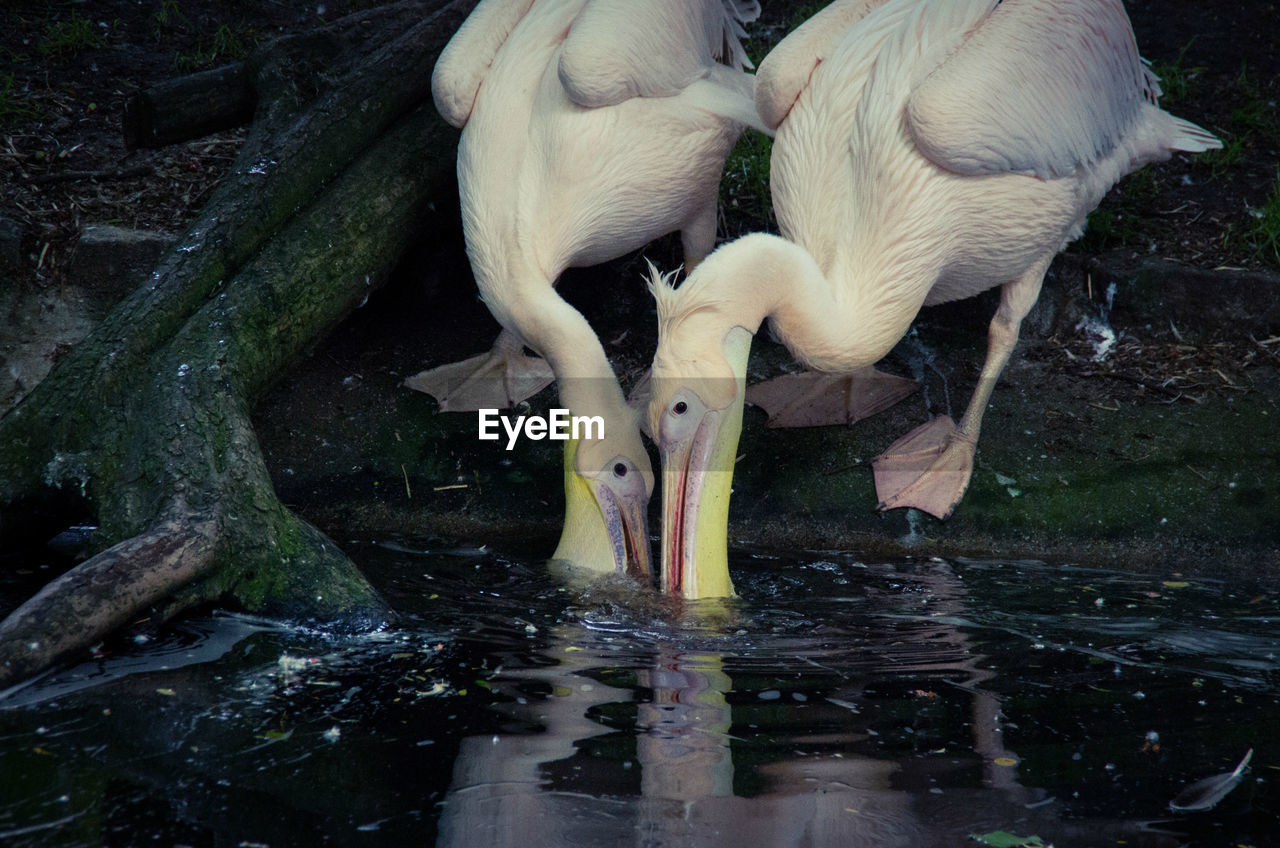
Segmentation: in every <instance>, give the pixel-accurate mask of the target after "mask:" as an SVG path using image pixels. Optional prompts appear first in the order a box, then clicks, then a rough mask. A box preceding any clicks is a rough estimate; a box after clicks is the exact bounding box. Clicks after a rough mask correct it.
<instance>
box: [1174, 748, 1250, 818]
mask: <svg viewBox="0 0 1280 848" xmlns="http://www.w3.org/2000/svg"><path fill="white" fill-rule="evenodd" d="M1251 759H1253V749H1252V748H1250V749H1249V750H1248V751H1247V752H1245V755H1244V759H1243V760H1241V761H1240V764H1239V765H1238V766H1236V767H1235V769H1234V770H1233V771H1229V772H1225V773H1223V774H1215V775H1214V776H1213V777H1206V778H1204V779H1203V780H1197V781H1196V782H1195V783H1193V784H1191V785H1190V786H1188V787H1187V788H1186V789H1183V790H1182V791H1181V792H1179V793H1178V795H1177V797H1175V798H1174V799H1173V800H1172V801H1170V802H1169V809H1170V810H1172V811H1173V812H1175V813H1200V812H1204V811H1205V810H1212V809H1213V808H1214V807H1216V806H1218V802H1219V801H1221V800H1222V799H1223V798H1225V797H1227V795H1228V794H1230V792H1231V790H1232V789H1235V788H1236V787H1237V786H1238V785H1240V778H1241V777H1243V776H1244V771H1245V769H1246V768H1248V767H1249V760H1251Z"/></svg>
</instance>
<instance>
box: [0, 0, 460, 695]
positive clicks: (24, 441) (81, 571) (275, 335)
mask: <svg viewBox="0 0 1280 848" xmlns="http://www.w3.org/2000/svg"><path fill="white" fill-rule="evenodd" d="M473 5H474V0H455V2H448V3H446V2H442V0H437V2H428V1H427V0H424V2H421V3H416V4H414V3H406V4H400V5H399V6H397V7H396V8H397V9H399V10H401V12H402V13H404V14H410V15H412V16H413V17H414V18H415V19H416V20H417V23H416V24H415V25H413V26H411V27H405V28H402V29H401V30H400V31H401V32H402V33H403V34H402V35H400V36H399V37H398V38H395V39H393V40H386V41H389V43H386V44H385V46H384V47H382V48H381V49H378V50H374V49H373V48H372V47H369V46H368V39H369V38H372V39H374V40H375V42H376V43H383V42H384V39H383V33H384V32H385V27H376V26H372V25H367V22H368V20H369V19H368V18H367V17H365V18H363V19H362V20H364V21H365V22H366V23H365V24H362V25H360V27H361V28H364V29H367V32H365V33H363V34H364V36H365V38H361V39H357V42H358V44H359V45H360V46H358V47H352V48H351V52H352V53H354V54H355V55H362V56H366V58H364V60H363V61H361V62H360V63H358V64H356V65H354V66H353V67H350V69H349V70H347V71H346V72H345V73H344V74H342V75H341V76H339V77H337V79H336V80H335V81H333V82H332V84H330V85H328V86H327V87H326V86H325V85H323V81H324V80H326V79H333V77H332V74H333V69H334V68H335V67H337V66H338V63H337V62H336V61H326V62H325V63H324V64H325V68H326V70H325V72H324V73H319V72H318V71H317V74H318V75H317V76H316V77H314V78H306V79H303V78H300V77H299V71H298V67H299V65H298V63H296V62H292V61H287V57H288V56H289V55H290V54H291V53H292V52H293V50H294V49H295V48H296V47H297V45H298V44H299V43H300V42H299V41H298V40H293V41H291V42H288V43H282V44H278V45H277V50H278V52H279V53H280V55H279V56H269V57H267V58H265V59H264V58H261V57H260V58H259V60H257V61H256V62H255V63H254V64H255V65H256V66H257V67H259V68H260V69H261V70H260V71H259V79H258V81H257V88H258V91H259V92H264V91H272V92H274V94H273V96H272V97H271V98H270V99H268V100H264V101H262V102H260V104H259V108H258V115H257V117H256V119H255V125H254V128H253V130H252V131H251V134H250V138H249V139H248V140H247V141H246V144H245V147H244V148H243V149H242V151H241V154H240V156H239V158H238V159H237V161H236V163H235V164H234V166H233V168H232V171H231V173H230V175H229V176H228V177H227V178H226V179H225V180H224V182H223V183H222V184H221V185H220V187H219V189H218V191H217V192H216V193H215V195H214V196H213V198H212V199H211V200H210V202H209V204H208V206H207V207H206V208H205V210H204V211H203V212H202V214H201V215H200V216H199V219H198V220H197V222H196V223H195V224H194V225H193V226H192V227H191V228H190V229H189V230H188V232H187V233H186V234H185V236H184V237H183V238H182V239H181V240H180V241H179V242H178V246H177V247H176V248H175V249H174V250H173V251H172V252H171V253H170V254H169V255H168V256H167V257H166V258H165V259H163V260H162V262H161V264H160V266H159V267H158V268H157V269H156V271H155V273H154V274H153V275H152V278H151V280H150V281H149V282H148V283H146V284H145V285H143V286H142V287H141V288H140V289H139V290H138V291H136V292H134V293H133V294H132V295H131V296H130V297H128V298H127V299H126V300H125V301H123V302H122V303H121V304H120V306H119V307H118V308H117V309H116V310H115V311H114V312H113V313H112V314H111V315H109V316H108V317H107V318H106V319H105V320H104V322H103V323H102V325H101V326H100V327H99V328H97V330H96V331H95V332H94V333H92V334H91V335H90V336H89V337H88V338H87V339H86V340H85V341H84V342H82V343H81V344H80V345H79V346H78V347H77V348H76V350H74V351H73V352H72V353H71V354H69V355H68V356H67V357H66V358H65V359H64V360H62V361H61V362H60V363H59V364H58V366H57V367H56V368H55V369H54V371H53V372H52V373H51V374H50V375H49V377H48V378H46V379H45V381H44V382H42V383H41V384H40V385H39V386H38V387H37V388H36V389H35V390H34V391H33V392H32V393H31V394H30V395H29V396H28V397H27V398H26V399H25V400H24V401H23V402H22V403H21V404H20V405H18V406H17V407H15V408H14V409H13V410H11V411H10V412H9V413H8V414H6V415H5V416H4V417H3V418H0V505H3V504H7V503H12V502H13V501H15V500H17V499H19V498H22V497H25V496H28V495H32V494H34V493H37V492H39V491H41V490H45V489H48V488H49V487H73V488H75V489H77V490H78V491H80V492H82V493H83V494H84V495H85V497H86V498H87V499H88V501H89V502H90V504H91V506H92V508H93V509H94V511H95V512H96V514H97V518H98V523H99V525H100V528H101V533H100V536H101V544H102V545H104V546H106V545H109V546H110V547H107V549H106V550H104V551H102V552H101V553H99V554H98V555H97V556H95V557H93V558H91V559H89V560H88V561H86V562H85V563H83V564H81V565H80V566H78V567H77V568H75V569H74V570H73V571H72V572H70V573H68V574H67V575H65V576H64V577H63V578H61V579H60V580H58V581H56V582H55V583H52V584H50V585H49V586H48V587H46V588H45V589H44V590H43V591H42V592H41V593H40V594H38V595H37V596H36V597H34V598H32V599H31V600H30V601H29V602H28V603H27V604H26V605H24V606H23V607H21V608H19V610H17V611H16V612H14V613H13V614H12V615H11V616H10V617H9V618H8V619H7V620H6V621H5V622H3V624H0V683H3V682H5V681H7V680H12V679H16V678H19V677H22V676H26V675H29V674H31V673H33V672H35V671H37V670H38V669H40V668H42V667H44V666H47V665H48V664H50V663H52V662H56V661H57V660H58V659H59V658H60V657H62V656H65V655H66V653H67V652H68V651H71V650H74V649H75V648H77V647H81V646H85V645H90V644H93V643H94V642H96V641H97V640H99V639H100V638H102V636H103V635H105V634H106V633H108V632H110V631H111V630H112V629H114V628H116V627H118V626H119V625H120V624H121V623H122V622H124V621H127V620H129V619H130V617H132V616H134V615H136V614H137V613H138V612H140V611H145V610H156V611H159V612H160V613H161V614H162V615H168V614H172V613H174V612H176V611H178V610H180V609H183V608H186V607H189V606H190V605H192V604H197V603H201V602H206V601H218V600H226V601H231V602H233V603H235V604H237V605H239V606H240V607H242V608H245V609H250V610H254V611H258V612H263V613H267V614H277V615H283V616H287V617H290V618H294V619H299V618H304V619H311V620H319V621H327V622H343V623H348V624H351V625H353V626H370V625H375V624H377V623H379V622H381V621H385V620H386V619H387V617H388V616H389V611H388V610H387V608H386V607H385V605H384V604H383V602H382V601H381V600H380V599H379V597H378V596H377V593H376V592H375V591H374V590H373V589H372V587H370V586H369V584H368V583H367V582H366V581H365V580H364V578H363V577H362V576H361V575H360V573H359V572H358V570H356V569H355V567H354V566H353V565H352V564H351V563H350V561H349V560H348V559H347V558H346V557H345V555H344V554H343V553H342V552H341V551H340V550H339V549H338V547H337V546H336V545H335V544H334V543H333V542H332V541H330V540H329V539H327V538H326V537H325V536H324V535H323V534H322V533H320V532H319V531H318V530H316V529H314V528H312V527H310V526H309V525H307V524H305V523H304V522H302V521H300V520H299V519H298V518H296V517H295V516H293V515H292V514H291V513H290V512H289V511H288V510H287V509H286V508H285V507H284V506H283V505H281V504H280V502H279V500H278V499H277V498H276V496H275V493H274V491H273V489H272V486H271V481H270V479H269V477H268V475H267V472H266V469H265V466H264V464H263V460H262V456H261V453H260V451H259V448H258V443H257V438H256V436H255V434H254V432H253V429H252V426H251V424H250V421H249V412H250V410H251V408H252V405H253V403H254V402H255V401H256V399H257V398H258V397H260V395H261V393H262V392H263V390H264V389H265V388H266V387H267V386H268V385H269V384H270V383H271V382H272V381H273V379H275V378H276V377H277V376H278V375H279V374H280V373H281V371H282V369H283V368H285V367H286V366H287V365H288V364H289V363H290V362H291V361H294V360H296V358H297V357H299V356H301V355H302V354H304V353H305V352H306V350H307V349H308V348H309V346H311V345H312V344H314V343H315V342H316V341H317V340H318V339H319V338H320V337H321V336H322V335H323V334H324V333H325V332H326V331H327V330H329V329H330V328H332V327H333V326H334V325H335V324H336V323H337V322H338V321H339V320H340V319H341V318H342V317H343V316H345V315H346V314H347V313H349V312H350V311H351V310H353V309H355V308H357V307H358V306H359V305H360V304H361V303H363V301H364V300H365V299H366V298H367V297H368V294H369V292H370V290H371V289H372V288H373V287H375V286H377V285H379V284H380V283H381V282H382V280H383V279H384V278H385V277H386V276H387V275H388V274H389V273H390V271H391V269H392V267H393V265H394V264H395V262H396V260H397V259H398V257H399V256H400V255H401V254H402V253H403V251H404V249H405V247H406V246H407V242H408V240H409V239H410V237H411V234H412V233H413V232H414V231H415V226H414V225H415V221H416V220H417V219H418V217H419V215H420V213H421V211H422V208H423V206H424V204H425V203H426V202H427V201H428V200H429V198H430V197H431V196H432V195H433V193H435V192H436V191H438V190H439V189H440V188H441V186H444V185H448V184H449V182H448V180H449V175H450V174H451V173H452V162H453V142H454V140H455V137H456V136H455V134H454V132H453V131H452V130H451V129H450V128H448V127H447V126H445V125H444V123H443V122H442V121H441V120H440V119H439V118H438V117H437V116H436V114H435V112H434V109H433V107H432V105H431V101H430V95H429V88H428V86H429V80H430V70H431V67H432V65H433V63H434V60H435V57H436V55H438V53H439V51H440V49H441V48H442V47H443V45H444V44H445V42H446V41H447V40H448V38H449V37H450V36H451V35H452V33H453V32H454V31H455V30H456V28H457V26H458V24H459V23H460V22H461V21H462V19H463V18H464V17H465V15H466V14H467V12H468V11H469V10H470V8H471V6H473ZM382 20H384V21H385V20H386V18H385V16H384V17H383V18H382ZM357 34H359V33H357ZM348 35H350V34H349V33H348ZM326 43H328V44H333V43H334V42H333V40H332V38H329V39H328V40H327V41H326ZM281 57H284V58H281ZM332 58H333V57H329V59H332ZM307 90H311V91H312V92H313V94H311V95H307V94H306V93H305V92H306V91H307ZM68 633H75V634H77V636H76V638H68V636H67V634H68Z"/></svg>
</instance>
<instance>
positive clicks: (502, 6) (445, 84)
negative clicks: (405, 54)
mask: <svg viewBox="0 0 1280 848" xmlns="http://www.w3.org/2000/svg"><path fill="white" fill-rule="evenodd" d="M533 2H534V0H480V4H479V5H477V6H476V7H475V9H473V10H472V12H471V14H470V15H468V16H467V19H466V20H465V21H463V22H462V26H461V27H459V28H458V31H457V32H456V33H454V35H453V38H451V39H450V40H449V43H448V44H446V45H445V48H444V50H443V51H442V52H441V53H440V58H439V59H437V60H436V66H435V69H434V70H433V71H432V73H431V96H432V98H433V99H434V100H435V103H436V110H437V111H439V113H440V115H441V116H442V117H443V118H444V119H445V120H446V121H448V122H449V123H450V124H452V125H453V126H455V127H458V128H459V129H461V128H462V127H463V126H465V125H466V123H467V119H468V118H470V117H471V108H472V107H473V106H474V105H475V102H476V93H477V92H479V91H480V83H481V82H482V81H483V80H484V75H485V74H486V73H487V72H488V71H489V66H490V65H492V64H493V60H494V57H495V56H497V55H498V50H499V49H500V48H501V47H502V45H503V43H504V42H505V41H506V40H507V36H509V35H510V34H511V31H512V30H513V29H515V28H516V24H518V23H520V19H521V18H523V17H524V16H525V13H526V12H528V11H529V7H530V6H532V5H533Z"/></svg>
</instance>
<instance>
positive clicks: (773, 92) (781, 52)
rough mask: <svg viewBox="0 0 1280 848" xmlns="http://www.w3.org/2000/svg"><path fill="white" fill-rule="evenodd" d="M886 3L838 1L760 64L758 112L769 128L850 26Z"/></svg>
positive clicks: (883, 0) (774, 126)
mask: <svg viewBox="0 0 1280 848" xmlns="http://www.w3.org/2000/svg"><path fill="white" fill-rule="evenodd" d="M886 2H887V0H835V2H834V3H832V4H831V5H830V6H827V7H826V8H825V9H823V10H822V11H821V12H819V13H818V14H816V15H814V16H813V17H812V18H810V19H809V20H807V21H805V22H804V23H803V24H801V25H800V26H798V27H796V29H795V31H793V32H792V33H791V34H790V35H788V36H787V37H786V38H784V39H783V40H782V41H781V42H779V44H778V46H777V47H775V48H773V50H771V51H770V52H769V55H768V56H766V57H765V58H764V61H762V62H761V63H760V70H759V71H758V72H757V73H756V92H755V98H756V111H757V112H759V113H760V117H761V118H762V119H763V120H764V122H765V125H766V126H768V127H769V128H770V129H775V130H776V129H777V128H778V125H779V124H781V123H782V120H783V118H785V117H787V113H788V112H790V111H791V107H792V106H793V105H794V104H795V102H796V99H797V98H798V97H799V96H800V92H802V91H804V89H805V87H806V86H808V85H809V77H810V76H811V75H812V74H813V69H814V68H816V67H818V64H819V63H820V62H822V61H823V60H824V59H826V58H827V57H828V56H829V55H830V54H831V51H832V50H834V49H835V47H836V46H837V45H839V44H840V43H841V42H842V41H843V40H844V36H845V33H846V32H847V30H848V29H849V27H851V26H853V25H854V24H856V23H857V22H858V21H860V20H862V19H863V18H864V17H866V16H867V14H869V13H870V12H871V10H873V9H875V8H876V7H877V6H881V5H884V3H886Z"/></svg>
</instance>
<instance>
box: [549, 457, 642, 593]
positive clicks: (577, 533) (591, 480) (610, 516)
mask: <svg viewBox="0 0 1280 848" xmlns="http://www.w3.org/2000/svg"><path fill="white" fill-rule="evenodd" d="M577 453H578V442H577V440H576V439H575V440H570V441H569V442H568V443H567V444H566V446H565V452H564V494H565V513H564V527H563V529H562V530H561V532H560V544H559V545H558V546H557V547H556V552H555V553H554V554H552V559H555V560H564V561H566V562H569V563H571V564H572V565H573V566H574V567H575V568H578V569H580V570H584V571H588V572H592V573H596V574H614V573H616V574H628V575H631V576H633V577H635V578H637V579H639V580H640V581H642V582H644V583H646V584H647V583H648V581H649V580H650V578H651V575H652V574H653V561H652V557H651V555H650V553H649V520H648V512H649V488H650V487H651V484H649V483H646V481H645V474H644V473H642V472H641V471H640V470H639V469H636V468H635V467H634V466H627V469H626V474H625V476H622V477H618V476H614V477H613V478H612V479H611V478H610V477H609V476H608V475H609V474H610V471H609V470H608V469H606V470H605V471H603V472H601V473H599V474H595V475H588V474H583V473H580V472H579V471H578V469H577V465H576V461H575V460H576V458H577ZM620 459H621V458H619V460H620ZM618 464H621V463H620V462H617V463H611V465H614V466H616V465H618ZM646 471H647V469H646Z"/></svg>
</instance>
